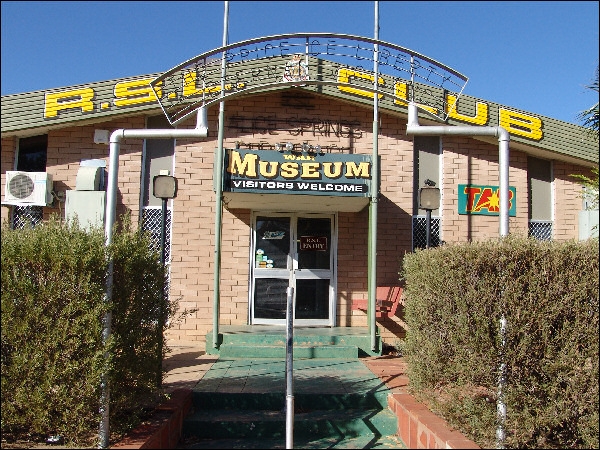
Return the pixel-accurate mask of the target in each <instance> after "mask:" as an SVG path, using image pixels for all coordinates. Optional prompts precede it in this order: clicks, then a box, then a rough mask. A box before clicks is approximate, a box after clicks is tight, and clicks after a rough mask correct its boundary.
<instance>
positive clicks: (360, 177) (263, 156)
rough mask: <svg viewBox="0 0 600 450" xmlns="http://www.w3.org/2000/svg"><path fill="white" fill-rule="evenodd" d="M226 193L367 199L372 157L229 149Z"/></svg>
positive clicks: (225, 182)
mask: <svg viewBox="0 0 600 450" xmlns="http://www.w3.org/2000/svg"><path fill="white" fill-rule="evenodd" d="M224 157H225V161H224V163H225V164H224V168H225V174H224V177H223V178H224V181H223V191H225V192H245V193H261V194H304V195H327V196H352V197H368V196H369V195H370V189H371V167H372V164H371V157H370V156H369V155H349V154H343V153H324V154H320V153H316V152H311V153H299V152H298V153H295V152H285V153H281V152H279V151H276V150H246V149H227V150H226V151H225V155H224Z"/></svg>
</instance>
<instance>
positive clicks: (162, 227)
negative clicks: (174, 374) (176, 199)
mask: <svg viewBox="0 0 600 450" xmlns="http://www.w3.org/2000/svg"><path fill="white" fill-rule="evenodd" d="M166 235H167V199H166V198H163V199H162V215H161V223H160V267H161V268H162V272H163V284H162V286H161V290H160V295H159V297H160V298H159V301H160V305H159V308H160V309H159V312H158V327H157V328H158V329H157V338H158V355H157V356H158V370H157V374H156V385H157V386H158V387H159V388H160V387H161V386H162V356H163V354H162V353H163V327H164V324H165V284H164V273H165V259H166V257H165V242H166Z"/></svg>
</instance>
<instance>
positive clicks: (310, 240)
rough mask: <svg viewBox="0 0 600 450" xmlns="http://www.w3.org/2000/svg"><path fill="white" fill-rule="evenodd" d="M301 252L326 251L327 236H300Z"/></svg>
mask: <svg viewBox="0 0 600 450" xmlns="http://www.w3.org/2000/svg"><path fill="white" fill-rule="evenodd" d="M300 250H301V251H311V250H313V251H321V252H326V251H327V236H300Z"/></svg>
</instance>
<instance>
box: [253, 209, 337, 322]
mask: <svg viewBox="0 0 600 450" xmlns="http://www.w3.org/2000/svg"><path fill="white" fill-rule="evenodd" d="M253 223H254V233H253V242H252V254H251V260H252V270H251V274H252V276H251V287H250V311H251V313H250V314H251V317H250V319H251V323H253V324H274V325H285V314H286V306H287V295H286V289H287V287H288V286H290V287H293V288H294V296H295V299H294V300H295V317H294V324H295V325H297V326H318V325H322V326H333V325H334V323H333V322H334V321H333V318H334V317H335V310H334V308H335V301H334V299H335V292H334V291H335V289H334V272H335V271H334V270H333V268H334V267H335V256H336V254H337V252H336V242H335V234H334V233H333V232H332V230H334V216H331V215H308V214H305V215H302V214H298V215H291V214H281V215H279V214H269V215H266V214H265V215H256V216H255V220H254V222H253Z"/></svg>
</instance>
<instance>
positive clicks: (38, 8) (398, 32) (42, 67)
mask: <svg viewBox="0 0 600 450" xmlns="http://www.w3.org/2000/svg"><path fill="white" fill-rule="evenodd" d="M223 11H224V2H191V1H189V2H177V1H167V2H162V1H145V2H141V1H139V2H127V1H122V2H121V1H120V2H110V1H103V2H92V1H90V2H51V1H47V2H29V1H27V2H14V1H2V11H1V21H2V29H1V48H2V50H1V79H0V80H1V91H2V95H7V94H15V93H21V92H31V91H36V90H41V89H49V88H59V87H65V86H73V85H77V84H85V83H91V82H95V81H104V80H111V79H115V78H123V77H130V76H137V75H142V74H149V73H156V72H162V71H166V70H168V69H170V68H172V67H174V66H177V65H178V64H179V63H181V62H183V61H185V60H188V59H190V58H192V57H194V56H196V55H199V54H200V53H203V52H205V51H208V50H212V49H214V48H217V47H219V46H220V45H221V43H222V38H223ZM379 24H380V31H379V38H380V39H381V40H383V41H387V42H390V43H393V44H397V45H400V46H402V47H406V48H409V49H411V50H414V51H415V52H418V53H421V54H423V55H426V56H428V57H430V58H433V59H435V60H437V61H439V62H441V63H443V64H445V65H447V66H450V67H452V68H453V69H455V70H457V71H459V72H461V73H463V74H465V75H466V76H468V77H469V82H468V83H467V85H466V88H465V90H464V93H465V94H467V95H470V96H473V97H477V98H480V99H483V100H488V101H491V102H496V103H500V104H503V105H506V106H511V107H514V108H518V109H522V110H525V111H528V112H533V113H536V114H539V115H544V116H548V117H552V118H555V119H559V120H563V121H565V122H571V123H579V122H578V119H577V114H578V113H579V112H580V111H582V110H584V109H586V108H588V107H590V106H591V105H592V104H593V103H595V102H597V101H598V96H597V95H595V94H594V93H593V92H592V91H591V90H589V89H586V88H585V86H586V85H588V84H590V82H591V81H592V80H593V78H594V76H595V70H596V67H597V66H598V53H599V48H598V2H596V1H593V2H577V1H571V2H555V1H551V2H535V1H534V2H531V1H523V2H452V1H444V2H431V1H430V2H425V1H422V2H421V1H416V2H415V1H413V2H403V1H380V2H379ZM294 32H333V33H346V34H354V35H360V36H367V37H373V35H374V2H364V1H350V2H342V1H332V2H328V1H319V2H312V1H295V2H294V1H281V2H260V1H253V2H246V1H231V2H229V42H230V43H233V42H238V41H242V40H245V39H249V38H254V37H261V36H269V35H274V34H281V33H294Z"/></svg>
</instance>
